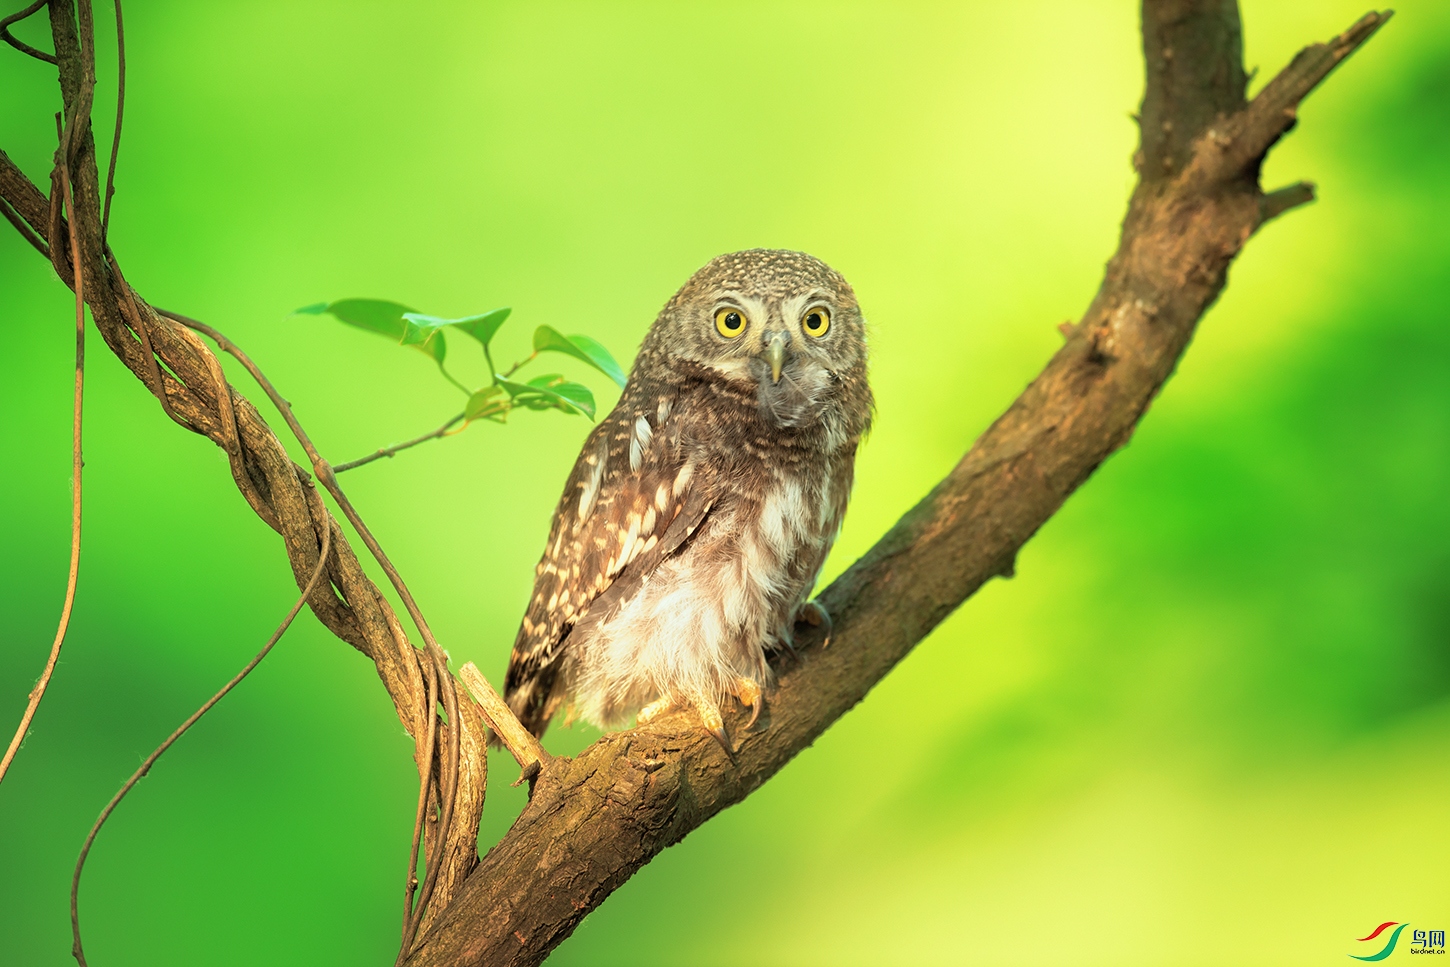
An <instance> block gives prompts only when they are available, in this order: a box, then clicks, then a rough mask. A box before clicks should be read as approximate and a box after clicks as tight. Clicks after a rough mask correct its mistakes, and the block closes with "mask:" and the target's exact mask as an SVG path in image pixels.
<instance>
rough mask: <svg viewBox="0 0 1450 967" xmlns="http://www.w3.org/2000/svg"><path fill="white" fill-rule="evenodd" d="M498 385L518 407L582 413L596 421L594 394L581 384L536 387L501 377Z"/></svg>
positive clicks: (531, 383) (530, 383) (565, 383)
mask: <svg viewBox="0 0 1450 967" xmlns="http://www.w3.org/2000/svg"><path fill="white" fill-rule="evenodd" d="M498 385H500V386H502V387H503V388H504V390H506V391H507V392H508V394H509V396H510V397H512V398H513V402H514V405H516V406H526V407H528V408H529V409H531V410H543V409H550V408H557V409H561V410H563V411H564V412H565V413H576V412H577V413H582V414H584V415H585V416H587V417H589V419H591V420H592V419H594V394H593V393H591V392H589V387H587V386H582V385H580V384H579V383H569V382H563V383H558V384H556V385H554V386H536V385H534V383H533V382H532V381H531V382H528V383H515V382H514V381H513V380H509V379H504V378H503V377H499V381H498Z"/></svg>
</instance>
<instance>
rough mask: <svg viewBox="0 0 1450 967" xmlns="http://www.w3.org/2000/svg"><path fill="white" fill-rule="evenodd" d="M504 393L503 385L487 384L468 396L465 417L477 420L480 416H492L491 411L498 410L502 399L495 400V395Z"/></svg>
mask: <svg viewBox="0 0 1450 967" xmlns="http://www.w3.org/2000/svg"><path fill="white" fill-rule="evenodd" d="M501 393H503V387H502V386H485V387H484V388H483V389H481V390H479V391H478V392H477V393H474V394H473V395H472V396H470V397H469V398H468V405H467V406H465V407H464V408H463V418H464V419H466V420H476V419H478V418H479V417H480V416H491V415H493V413H492V412H491V411H493V410H497V409H498V408H499V406H500V404H502V403H503V401H502V400H494V397H496V396H498V395H500V394H501Z"/></svg>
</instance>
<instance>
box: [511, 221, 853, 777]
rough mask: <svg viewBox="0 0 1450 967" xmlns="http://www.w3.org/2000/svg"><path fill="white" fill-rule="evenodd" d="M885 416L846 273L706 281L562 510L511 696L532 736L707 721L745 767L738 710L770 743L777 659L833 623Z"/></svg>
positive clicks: (780, 254) (738, 271)
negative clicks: (833, 596) (816, 597)
mask: <svg viewBox="0 0 1450 967" xmlns="http://www.w3.org/2000/svg"><path fill="white" fill-rule="evenodd" d="M871 410H872V399H871V389H870V387H869V386H868V385H867V382H866V340H865V331H864V324H863V320H862V317H861V310H860V308H859V307H858V306H857V305H856V297H855V294H854V293H853V292H852V291H851V287H850V286H849V285H848V284H847V283H846V280H845V279H844V278H842V277H841V276H840V275H839V274H837V273H836V272H835V271H833V270H832V269H831V268H830V267H828V266H827V265H825V264H824V263H823V262H821V261H819V260H818V259H815V258H813V257H811V256H809V255H805V254H803V253H801V252H788V251H769V250H761V249H756V250H752V251H748V252H736V253H734V254H731V255H722V256H720V257H718V258H716V259H715V260H713V261H712V262H710V263H709V264H708V265H706V266H705V267H704V268H702V269H700V270H699V271H698V272H696V273H695V274H694V276H692V277H691V278H690V280H689V281H688V282H686V283H685V285H684V287H683V288H682V289H680V291H679V292H677V293H675V296H674V298H672V299H670V301H669V302H668V303H667V304H666V305H665V307H664V310H663V311H661V312H660V314H659V318H657V319H656V320H655V323H654V325H653V326H651V327H650V330H649V333H648V334H647V335H646V336H645V338H644V343H643V345H642V346H641V347H640V351H639V357H638V358H637V359H636V360H635V364H634V370H633V372H632V373H631V374H630V377H629V382H628V384H627V385H626V386H625V388H624V394H623V395H622V396H621V397H620V400H619V404H618V405H617V406H615V408H614V410H613V411H612V412H611V413H610V414H609V416H608V417H607V418H606V419H604V420H603V421H602V422H600V424H599V425H598V426H597V427H595V428H594V431H593V432H592V433H590V434H589V438H588V439H587V440H586V441H585V443H584V449H583V451H582V452H581V453H580V454H579V459H578V460H577V461H576V462H575V464H574V470H573V472H572V473H571V474H570V475H569V480H568V483H567V484H566V485H565V487H564V495H563V497H562V498H560V500H559V506H558V509H556V510H555V511H554V521H553V525H552V527H551V528H550V530H549V542H548V545H547V546H546V548H545V550H544V557H543V560H541V561H540V562H539V566H538V569H537V572H536V577H535V580H534V593H533V597H532V598H531V599H530V601H529V606H528V611H527V612H526V613H525V615H524V619H523V625H522V627H521V628H520V629H519V635H518V640H517V642H516V643H515V644H514V649H513V654H512V656H511V657H510V659H509V668H508V677H507V681H506V683H505V693H506V696H507V699H508V703H509V706H510V707H512V708H513V710H514V712H515V713H516V714H517V715H518V716H519V718H520V720H522V722H523V724H524V725H525V726H526V727H527V728H528V729H529V730H530V731H532V732H533V733H534V734H535V735H542V734H543V732H544V729H545V727H546V726H547V725H548V723H549V719H550V718H552V717H553V715H554V713H555V712H556V711H557V710H558V708H559V706H560V705H561V704H562V703H564V702H566V701H567V702H569V703H570V706H571V709H570V714H571V716H572V715H574V714H578V715H582V716H583V718H584V719H586V720H587V721H589V722H592V723H594V724H596V725H599V726H601V727H616V726H619V725H621V724H624V723H626V722H627V721H628V719H629V718H630V717H631V716H633V715H635V714H636V713H638V715H639V720H640V721H641V722H643V721H646V720H648V719H649V718H650V717H652V716H654V715H657V714H659V713H661V712H663V711H665V710H667V709H670V708H673V707H676V706H685V707H693V708H695V709H696V710H698V712H699V715H700V718H701V719H702V720H703V723H704V726H705V728H706V729H708V730H709V731H710V732H711V733H712V734H713V735H714V736H715V737H716V738H717V739H718V740H719V741H720V743H721V744H722V745H723V746H725V748H726V750H727V751H728V750H729V749H730V748H731V746H730V742H729V738H728V736H727V735H726V732H725V728H724V722H723V719H722V717H721V711H720V710H721V707H722V705H723V704H724V703H725V702H726V701H727V700H728V699H730V698H731V697H733V698H735V699H738V700H739V701H740V702H742V703H744V704H745V705H747V706H750V707H751V709H752V714H751V717H750V720H749V723H748V724H747V725H746V728H750V727H751V726H752V725H754V723H755V721H756V718H757V717H758V715H759V714H760V709H761V703H762V693H763V691H764V690H765V689H766V688H768V687H769V685H770V683H771V669H770V665H769V664H768V662H767V660H766V653H767V652H768V651H772V650H775V649H780V648H784V647H788V646H789V645H790V644H791V630H792V627H793V625H794V624H795V622H796V621H798V620H806V621H809V622H811V623H813V624H821V623H823V622H826V621H828V620H829V619H828V618H827V617H826V615H825V612H824V610H823V609H821V608H820V606H819V605H818V604H816V603H814V602H812V603H807V602H806V598H807V595H809V593H810V591H811V588H812V586H813V585H814V584H815V580H816V577H817V575H818V574H819V573H820V570H821V565H822V563H823V562H824V561H825V559H826V554H827V553H828V552H829V551H830V549H831V544H832V542H833V541H834V540H835V538H836V533H837V531H838V530H839V528H840V526H841V517H842V515H844V514H845V512H846V501H847V498H848V497H849V495H850V491H851V479H852V475H853V472H854V464H855V460H856V448H857V445H858V444H859V443H860V441H861V437H862V435H863V434H864V433H865V432H866V431H867V429H868V428H869V426H870V424H871ZM828 630H829V628H828Z"/></svg>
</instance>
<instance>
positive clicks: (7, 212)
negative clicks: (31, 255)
mask: <svg viewBox="0 0 1450 967" xmlns="http://www.w3.org/2000/svg"><path fill="white" fill-rule="evenodd" d="M0 214H3V215H4V216H5V220H6V221H7V222H9V223H10V224H11V225H14V226H15V230H16V231H17V232H19V233H20V237H21V238H23V239H25V240H26V241H27V242H29V243H30V245H31V247H32V248H34V249H35V250H36V251H37V252H39V253H40V254H41V255H44V256H45V258H46V260H47V261H49V259H50V246H49V245H46V244H45V242H43V241H41V239H40V236H39V235H37V234H35V232H33V231H31V228H30V226H29V225H27V224H25V219H23V218H21V217H20V213H19V212H17V211H15V210H14V209H13V208H11V207H10V204H9V203H8V202H6V201H5V199H3V198H0Z"/></svg>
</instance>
